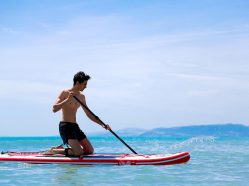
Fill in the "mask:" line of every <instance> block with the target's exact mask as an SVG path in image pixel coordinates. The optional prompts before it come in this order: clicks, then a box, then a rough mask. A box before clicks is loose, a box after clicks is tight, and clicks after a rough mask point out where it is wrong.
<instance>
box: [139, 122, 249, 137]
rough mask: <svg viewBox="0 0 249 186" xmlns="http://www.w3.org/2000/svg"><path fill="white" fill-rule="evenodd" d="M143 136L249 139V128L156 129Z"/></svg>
mask: <svg viewBox="0 0 249 186" xmlns="http://www.w3.org/2000/svg"><path fill="white" fill-rule="evenodd" d="M141 135H142V136H184V137H192V136H201V135H205V136H220V137H228V136H233V137H249V127H248V126H245V125H241V124H223V125H198V126H185V127H173V128H155V129H153V130H150V131H147V132H144V133H143V134H141Z"/></svg>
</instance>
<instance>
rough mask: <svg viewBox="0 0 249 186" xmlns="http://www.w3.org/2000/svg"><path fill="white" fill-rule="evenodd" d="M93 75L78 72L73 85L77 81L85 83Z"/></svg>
mask: <svg viewBox="0 0 249 186" xmlns="http://www.w3.org/2000/svg"><path fill="white" fill-rule="evenodd" d="M90 78H91V77H90V76H89V75H87V74H85V73H84V72H82V71H79V72H77V73H76V74H75V75H74V77H73V85H75V84H76V82H79V83H83V82H84V81H88V80H89V79H90Z"/></svg>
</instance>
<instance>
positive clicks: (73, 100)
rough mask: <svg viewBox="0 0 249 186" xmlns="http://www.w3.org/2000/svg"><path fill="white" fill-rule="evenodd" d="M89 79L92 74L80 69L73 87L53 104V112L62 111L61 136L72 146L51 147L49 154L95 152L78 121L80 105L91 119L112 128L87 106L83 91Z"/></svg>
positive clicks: (65, 142)
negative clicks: (77, 113)
mask: <svg viewBox="0 0 249 186" xmlns="http://www.w3.org/2000/svg"><path fill="white" fill-rule="evenodd" d="M89 79H90V76H88V75H86V74H85V73H84V72H81V71H80V72H78V73H76V74H75V75H74V78H73V87H72V88H69V89H65V90H63V91H62V92H61V93H60V94H59V96H58V98H57V100H56V102H55V104H54V105H53V112H57V111H59V110H61V111H62V118H61V121H60V123H59V131H60V136H61V138H62V140H63V143H64V144H68V145H69V146H70V148H65V149H64V148H63V147H62V146H59V147H55V148H51V149H50V150H49V151H48V152H47V153H48V154H49V153H50V154H65V155H66V156H81V155H84V154H92V153H93V152H94V149H93V146H92V144H91V143H90V141H89V140H88V139H87V137H86V135H85V134H84V132H82V130H81V129H80V128H79V125H78V124H77V122H76V112H77V110H78V108H79V107H80V106H81V108H82V109H83V110H84V112H85V113H86V115H87V117H88V118H89V119H91V120H92V121H94V122H95V123H97V124H99V125H101V126H102V127H103V128H105V129H106V130H110V126H109V125H103V123H102V122H101V121H100V120H99V119H98V118H96V116H94V115H93V114H92V113H91V112H89V109H86V108H85V107H87V105H86V100H85V96H84V95H83V94H82V93H81V92H83V90H84V89H85V88H86V87H87V82H88V80H89ZM83 104H84V105H83Z"/></svg>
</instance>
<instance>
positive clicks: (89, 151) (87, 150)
mask: <svg viewBox="0 0 249 186" xmlns="http://www.w3.org/2000/svg"><path fill="white" fill-rule="evenodd" d="M93 153H94V149H93V148H89V149H86V150H85V151H84V154H93Z"/></svg>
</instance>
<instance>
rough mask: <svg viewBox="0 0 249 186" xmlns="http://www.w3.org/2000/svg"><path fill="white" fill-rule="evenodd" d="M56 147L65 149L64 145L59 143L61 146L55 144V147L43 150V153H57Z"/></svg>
mask: <svg viewBox="0 0 249 186" xmlns="http://www.w3.org/2000/svg"><path fill="white" fill-rule="evenodd" d="M56 149H64V147H63V145H59V146H55V147H51V148H50V149H49V150H47V151H45V152H43V153H42V154H43V155H54V154H57V153H56Z"/></svg>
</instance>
